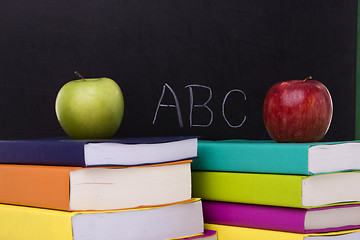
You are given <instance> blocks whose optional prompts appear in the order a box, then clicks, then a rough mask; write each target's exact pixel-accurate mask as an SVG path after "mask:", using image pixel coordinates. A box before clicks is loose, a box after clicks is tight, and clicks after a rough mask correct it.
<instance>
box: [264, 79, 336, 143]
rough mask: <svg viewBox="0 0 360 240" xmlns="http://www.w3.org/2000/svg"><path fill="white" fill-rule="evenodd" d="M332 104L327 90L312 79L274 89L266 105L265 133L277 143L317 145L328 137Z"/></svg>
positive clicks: (268, 94)
mask: <svg viewBox="0 0 360 240" xmlns="http://www.w3.org/2000/svg"><path fill="white" fill-rule="evenodd" d="M332 115H333V103H332V99H331V95H330V92H329V91H328V89H327V88H326V86H325V85H324V84H323V83H321V82H319V81H316V80H312V77H311V76H310V77H308V78H306V79H304V80H290V81H284V82H279V83H276V84H275V85H273V86H272V87H271V88H270V89H269V91H268V93H267V95H266V97H265V101H264V107H263V118H264V124H265V127H266V130H267V131H268V133H269V135H270V136H271V137H272V138H273V139H274V140H275V141H277V142H317V141H320V140H321V139H322V138H323V137H324V136H325V134H326V133H327V131H328V129H329V127H330V123H331V119H332Z"/></svg>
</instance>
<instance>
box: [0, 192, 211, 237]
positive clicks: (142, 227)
mask: <svg viewBox="0 0 360 240" xmlns="http://www.w3.org/2000/svg"><path fill="white" fill-rule="evenodd" d="M0 226H1V227H0V239H4V240H5V239H6V240H73V239H76V240H100V239H101V240H110V239H111V240H113V239H122V240H138V239H146V240H159V239H173V238H183V237H187V236H194V235H198V234H201V233H203V231H204V221H203V216H202V205H201V200H200V199H191V200H189V201H185V202H182V203H177V204H171V205H165V206H158V207H149V208H135V209H125V210H115V211H84V212H69V211H61V210H51V209H44V208H33V207H24V206H16V205H6V204H0Z"/></svg>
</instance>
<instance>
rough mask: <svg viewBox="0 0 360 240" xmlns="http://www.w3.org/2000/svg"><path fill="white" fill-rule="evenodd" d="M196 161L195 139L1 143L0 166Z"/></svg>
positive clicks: (125, 164) (166, 138)
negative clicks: (7, 164)
mask: <svg viewBox="0 0 360 240" xmlns="http://www.w3.org/2000/svg"><path fill="white" fill-rule="evenodd" d="M195 157H197V138H195V137H181V136H174V137H148V138H122V139H110V140H70V139H42V140H40V139H39V140H2V141H0V163H9V164H38V165H60V166H80V167H88V166H118V165H121V166H134V165H143V164H154V163H163V162H171V161H177V160H184V159H193V158H195Z"/></svg>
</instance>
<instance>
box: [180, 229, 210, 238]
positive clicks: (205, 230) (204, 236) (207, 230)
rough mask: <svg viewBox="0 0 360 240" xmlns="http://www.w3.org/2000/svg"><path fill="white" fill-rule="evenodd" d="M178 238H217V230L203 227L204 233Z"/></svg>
mask: <svg viewBox="0 0 360 240" xmlns="http://www.w3.org/2000/svg"><path fill="white" fill-rule="evenodd" d="M180 239H184V240H185V239H188V240H190V239H191V240H193V239H198V240H217V232H216V231H214V230H209V229H204V233H203V234H201V235H199V236H194V237H186V238H180Z"/></svg>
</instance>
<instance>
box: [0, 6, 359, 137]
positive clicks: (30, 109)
mask: <svg viewBox="0 0 360 240" xmlns="http://www.w3.org/2000/svg"><path fill="white" fill-rule="evenodd" d="M357 9H358V1H357V0H346V1H343V0H316V1H313V0H301V1H285V0H272V1H268V0H222V1H217V0H195V1H194V0H171V1H164V0H151V1H148V0H91V1H89V0H75V1H74V0H71V1H70V0H37V1H25V0H2V1H1V7H0V74H1V78H0V139H13V138H37V137H51V136H59V135H64V132H63V131H62V129H61V127H60V125H59V124H58V122H57V119H56V115H55V110H54V102H55V98H56V94H57V92H58V91H59V89H60V88H61V86H62V85H63V84H65V83H66V82H68V81H70V80H73V79H76V78H77V77H76V76H75V75H74V74H73V72H74V71H75V70H77V71H79V72H80V73H81V74H82V75H84V76H85V77H103V76H106V77H110V78H112V79H114V80H115V81H116V82H117V83H118V84H119V86H120V87H121V89H122V91H123V93H124V97H125V115H124V119H123V122H122V124H121V126H120V129H119V131H118V132H117V134H116V137H121V136H162V135H197V136H201V137H202V138H203V139H228V138H242V139H268V138H269V136H268V134H267V133H266V130H265V127H264V124H263V120H262V105H263V100H264V97H265V95H266V92H267V90H268V89H269V88H270V87H271V86H272V85H273V84H275V83H276V82H279V81H284V80H291V79H304V78H306V77H307V76H309V75H311V76H313V78H314V79H316V80H319V81H321V82H323V83H324V84H325V85H326V86H327V87H328V89H329V91H330V92H331V94H332V98H333V103H334V116H333V121H332V124H331V127H330V129H329V132H328V134H327V135H326V137H325V138H324V140H352V139H354V137H355V107H356V106H355V105H356V104H355V97H356V92H355V89H356V36H357ZM174 106H175V107H174Z"/></svg>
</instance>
